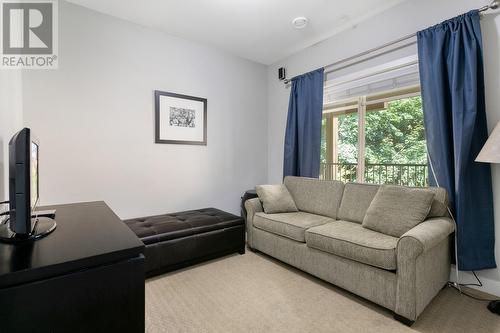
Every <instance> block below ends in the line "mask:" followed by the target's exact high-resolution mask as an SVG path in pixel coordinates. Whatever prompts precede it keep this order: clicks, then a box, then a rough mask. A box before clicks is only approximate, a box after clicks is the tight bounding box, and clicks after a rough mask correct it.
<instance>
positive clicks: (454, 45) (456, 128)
mask: <svg viewBox="0 0 500 333" xmlns="http://www.w3.org/2000/svg"><path fill="white" fill-rule="evenodd" d="M417 37H418V57H419V66H420V83H421V87H422V98H423V108H424V122H425V132H426V139H427V149H428V152H429V155H430V161H429V162H430V163H432V166H433V168H434V171H435V173H436V178H437V182H438V183H439V185H440V186H442V187H445V188H446V189H447V190H448V193H449V197H450V206H451V208H452V211H453V213H454V216H455V219H456V222H457V229H458V231H457V242H458V247H457V249H458V258H457V262H458V267H459V269H461V270H480V269H486V268H495V267H496V263H495V255H494V244H495V238H494V237H495V236H494V220H493V195H492V185H491V171H490V165H489V164H486V163H478V162H474V159H475V158H476V156H477V154H478V153H479V151H480V150H481V147H482V146H483V144H484V143H485V141H486V139H487V137H488V132H487V126H486V112H485V101H484V73H483V46H482V38H481V27H480V24H479V13H478V11H477V10H474V11H471V12H469V13H466V14H464V15H461V16H458V17H456V18H453V19H450V20H448V21H445V22H443V23H441V24H438V25H436V26H434V27H431V28H429V29H426V30H423V31H420V32H418V34H417ZM429 180H430V182H431V184H433V185H435V184H436V181H435V180H434V177H433V175H432V171H429Z"/></svg>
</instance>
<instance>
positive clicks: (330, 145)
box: [323, 85, 422, 183]
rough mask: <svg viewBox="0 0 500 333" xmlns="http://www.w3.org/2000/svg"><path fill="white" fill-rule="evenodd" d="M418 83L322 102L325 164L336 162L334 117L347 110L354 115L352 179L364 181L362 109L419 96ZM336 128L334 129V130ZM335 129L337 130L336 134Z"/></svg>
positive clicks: (336, 120)
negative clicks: (354, 151) (355, 114)
mask: <svg viewBox="0 0 500 333" xmlns="http://www.w3.org/2000/svg"><path fill="white" fill-rule="evenodd" d="M421 95H422V92H421V88H420V85H413V86H409V87H404V88H397V89H393V90H388V91H384V92H378V93H374V94H370V95H362V96H358V97H350V98H348V99H344V100H339V101H335V102H329V103H325V104H323V117H326V133H325V140H326V156H325V157H326V161H327V164H334V163H338V153H337V147H338V145H337V139H338V116H339V115H344V114H348V113H357V115H358V144H357V155H358V156H357V161H356V182H360V183H364V182H365V167H366V166H365V153H366V137H365V136H366V133H365V129H366V112H367V111H373V110H383V109H385V107H386V105H387V103H389V102H391V101H395V100H400V99H404V98H410V97H416V96H421ZM335 128H337V131H336V130H334V129H335ZM336 132H337V133H336Z"/></svg>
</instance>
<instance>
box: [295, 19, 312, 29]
mask: <svg viewBox="0 0 500 333" xmlns="http://www.w3.org/2000/svg"><path fill="white" fill-rule="evenodd" d="M308 22H309V20H308V19H307V18H306V17H303V16H300V17H296V18H294V19H293V21H292V24H293V27H294V28H295V29H304V28H305V27H306V26H307V23H308Z"/></svg>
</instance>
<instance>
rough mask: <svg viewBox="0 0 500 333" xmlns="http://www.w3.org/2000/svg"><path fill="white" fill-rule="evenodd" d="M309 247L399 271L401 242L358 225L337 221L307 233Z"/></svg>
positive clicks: (309, 230)
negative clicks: (398, 252) (397, 248)
mask: <svg viewBox="0 0 500 333" xmlns="http://www.w3.org/2000/svg"><path fill="white" fill-rule="evenodd" d="M305 236H306V243H307V246H308V247H311V248H314V249H317V250H321V251H325V252H328V253H332V254H335V255H338V256H341V257H344V258H348V259H352V260H355V261H359V262H362V263H365V264H368V265H371V266H376V267H380V268H383V269H387V270H395V269H396V245H397V243H398V238H396V237H392V236H389V235H385V234H382V233H379V232H376V231H372V230H369V229H366V228H363V227H362V226H361V225H360V224H359V223H355V222H348V221H335V222H332V223H328V224H323V225H320V226H317V227H313V228H310V229H308V230H307V231H306V234H305Z"/></svg>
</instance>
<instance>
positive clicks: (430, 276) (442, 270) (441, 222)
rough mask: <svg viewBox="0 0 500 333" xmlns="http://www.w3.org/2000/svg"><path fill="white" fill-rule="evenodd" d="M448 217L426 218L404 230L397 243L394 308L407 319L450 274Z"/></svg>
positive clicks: (450, 228)
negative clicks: (406, 230)
mask: <svg viewBox="0 0 500 333" xmlns="http://www.w3.org/2000/svg"><path fill="white" fill-rule="evenodd" d="M454 230H455V225H454V223H453V221H452V220H451V219H449V218H447V217H438V218H432V219H428V220H426V221H424V222H422V223H420V224H419V225H417V226H416V227H414V228H412V229H410V230H409V231H408V232H406V233H405V234H403V235H402V236H401V238H399V240H398V244H397V247H396V260H397V271H396V274H397V289H396V308H395V310H394V312H395V313H396V314H398V315H399V316H402V317H404V318H407V319H408V320H410V321H414V320H416V318H417V317H418V315H419V314H420V313H421V312H422V311H423V309H424V308H425V306H426V305H427V304H429V302H430V301H431V300H432V298H433V297H434V296H435V295H436V294H437V293H438V292H439V290H440V289H441V288H442V287H443V286H444V285H445V284H446V282H447V281H448V279H449V276H450V237H449V236H450V234H451V233H452V232H453V231H454Z"/></svg>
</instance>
